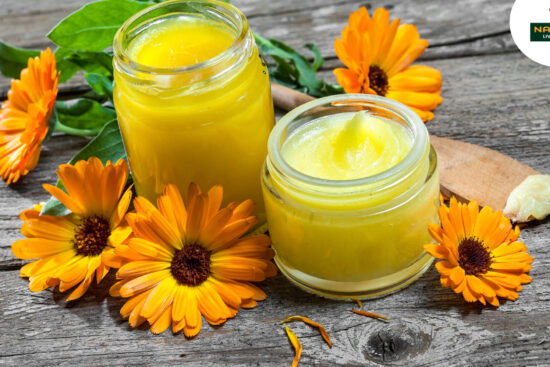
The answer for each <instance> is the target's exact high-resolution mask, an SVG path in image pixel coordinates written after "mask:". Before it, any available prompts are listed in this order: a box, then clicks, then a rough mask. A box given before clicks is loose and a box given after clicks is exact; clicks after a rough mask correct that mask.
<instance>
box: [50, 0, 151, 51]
mask: <svg viewBox="0 0 550 367" xmlns="http://www.w3.org/2000/svg"><path fill="white" fill-rule="evenodd" d="M150 5H151V3H149V2H140V1H135V0H100V1H96V2H93V3H90V4H87V5H84V6H83V7H82V8H80V9H79V10H77V11H75V12H74V13H72V14H70V15H69V16H68V17H66V18H65V19H63V20H62V21H61V22H60V23H59V24H57V25H56V26H55V28H54V29H52V31H51V32H50V33H49V34H48V37H49V38H50V39H51V40H52V41H53V42H54V43H55V44H56V45H58V46H60V47H66V48H69V49H73V50H82V51H103V50H104V49H105V48H107V47H109V46H111V45H112V44H113V38H114V36H115V33H116V31H117V30H118V29H119V28H120V26H121V25H122V23H124V22H125V21H126V19H128V18H129V17H131V16H132V15H134V14H135V13H137V12H138V11H140V10H142V9H145V8H147V7H148V6H150Z"/></svg>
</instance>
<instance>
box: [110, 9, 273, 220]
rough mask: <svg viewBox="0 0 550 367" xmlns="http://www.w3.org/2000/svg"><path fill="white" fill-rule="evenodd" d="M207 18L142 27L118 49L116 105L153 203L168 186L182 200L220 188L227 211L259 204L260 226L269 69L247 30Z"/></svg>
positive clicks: (163, 20)
mask: <svg viewBox="0 0 550 367" xmlns="http://www.w3.org/2000/svg"><path fill="white" fill-rule="evenodd" d="M185 3H186V2H182V6H186V5H185ZM203 4H204V6H205V7H206V6H209V5H210V4H209V3H208V2H197V3H196V4H195V5H194V8H197V7H200V6H203ZM176 5H178V4H177V3H166V5H165V6H166V7H169V6H171V7H174V6H176ZM215 5H216V6H217V7H218V11H225V9H223V7H227V9H229V10H228V12H229V13H230V11H237V10H236V8H234V7H232V6H231V5H221V4H219V3H217V4H215ZM162 6H164V5H163V4H160V5H159V7H162ZM219 9H221V10H219ZM231 9H233V10H231ZM207 10H208V9H207ZM205 14H206V15H204V14H191V13H189V14H187V13H182V14H180V15H177V16H176V15H174V13H170V14H169V16H166V17H154V18H152V19H151V21H150V22H149V23H147V22H141V23H140V21H136V22H135V23H137V24H138V25H137V26H138V27H140V28H139V32H135V31H133V33H135V34H133V33H132V34H131V37H129V38H130V40H129V41H127V42H126V43H124V41H120V42H121V46H120V48H121V49H122V50H123V53H124V55H123V56H124V57H123V56H120V57H117V58H116V59H115V88H114V95H113V96H114V103H115V107H116V110H117V115H118V122H119V125H120V128H121V132H122V137H123V140H124V145H125V149H126V152H127V154H128V158H129V162H130V166H131V170H132V175H133V179H134V182H135V185H136V190H137V193H138V194H139V195H141V196H145V197H146V198H148V199H150V200H155V199H156V198H157V197H158V196H159V194H160V193H161V192H162V190H163V188H164V186H165V185H166V184H168V183H174V184H176V185H178V186H179V188H180V190H181V191H182V193H185V192H186V190H187V189H186V188H187V186H188V184H189V182H195V183H197V184H198V185H199V186H200V187H201V188H203V190H207V189H208V188H210V187H212V186H213V185H216V184H221V185H223V188H224V200H225V203H228V202H232V201H243V200H246V199H253V200H254V201H255V202H256V203H257V209H256V214H257V215H258V216H259V217H260V221H262V220H264V218H265V215H264V214H263V213H264V209H263V203H262V196H261V187H260V179H259V173H260V171H261V166H262V162H263V160H264V159H265V155H266V153H267V148H266V143H267V139H268V136H269V132H270V131H271V128H272V127H273V124H274V115H273V106H272V101H271V94H270V87H269V79H268V75H267V69H266V67H265V65H264V64H263V63H262V60H261V58H260V57H259V54H258V49H257V47H256V45H255V43H254V41H253V38H252V35H251V32H250V31H249V30H248V28H247V24H246V23H245V24H240V29H239V27H237V28H235V27H234V26H231V25H230V23H225V22H222V21H220V20H217V19H209V18H208V17H207V15H208V14H210V13H209V12H208V11H206V12H205ZM235 14H236V13H235ZM230 15H231V13H230ZM241 15H242V14H241ZM242 19H244V17H243V18H242ZM232 21H234V22H237V23H238V22H240V21H241V18H239V17H238V16H235V19H232ZM143 23H144V24H143ZM243 27H244V28H245V30H244V31H243V32H241V31H242V28H243ZM129 29H131V26H129V27H128V30H126V32H127V33H131V32H130V30H129ZM120 32H122V35H121V36H120V37H123V36H124V28H123V30H121V31H119V33H120ZM239 32H241V33H242V34H241V33H239ZM239 37H240V38H239ZM122 39H123V38H122ZM116 42H117V41H116V40H115V54H116V50H117V47H116V46H117V44H116ZM121 54H122V52H121Z"/></svg>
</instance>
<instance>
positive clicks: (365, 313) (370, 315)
mask: <svg viewBox="0 0 550 367" xmlns="http://www.w3.org/2000/svg"><path fill="white" fill-rule="evenodd" d="M351 312H353V313H356V314H358V315H361V316H366V317H371V318H373V319H380V320H385V321H388V320H389V318H387V317H385V316H381V315H378V314H376V313H374V312H369V311H362V310H351Z"/></svg>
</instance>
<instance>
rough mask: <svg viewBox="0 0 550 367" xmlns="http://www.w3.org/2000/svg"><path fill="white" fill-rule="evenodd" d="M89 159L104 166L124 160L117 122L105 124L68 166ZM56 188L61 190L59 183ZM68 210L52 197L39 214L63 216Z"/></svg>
mask: <svg viewBox="0 0 550 367" xmlns="http://www.w3.org/2000/svg"><path fill="white" fill-rule="evenodd" d="M90 157H97V158H99V159H100V160H101V162H103V164H105V163H106V162H107V161H111V162H113V163H116V162H117V161H118V160H119V159H121V158H123V159H126V152H125V151H124V145H123V144H122V136H121V135H120V130H119V128H118V122H117V120H113V121H110V122H108V123H107V124H105V126H104V127H103V129H102V130H101V132H100V133H99V134H98V135H97V136H96V137H95V138H93V139H92V140H91V141H90V142H89V143H88V145H86V146H85V147H84V148H82V150H81V151H80V152H78V153H77V154H76V155H75V156H74V157H73V158H72V159H71V160H70V161H69V164H73V165H74V164H75V163H76V162H78V161H80V160H87V159H88V158H90ZM56 186H57V187H59V188H61V189H63V185H62V184H61V182H60V181H58V182H57V185H56ZM68 213H69V210H68V209H67V208H65V206H64V205H63V204H61V203H60V202H59V200H57V199H56V198H54V197H52V198H51V199H50V200H49V201H48V202H47V203H46V205H44V207H43V208H42V212H41V213H40V214H46V215H65V214H68Z"/></svg>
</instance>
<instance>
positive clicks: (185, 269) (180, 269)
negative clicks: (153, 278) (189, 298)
mask: <svg viewBox="0 0 550 367" xmlns="http://www.w3.org/2000/svg"><path fill="white" fill-rule="evenodd" d="M171 270H172V275H173V276H174V278H176V280H177V281H178V282H179V283H180V284H183V285H191V286H196V285H199V284H201V283H202V282H204V281H205V280H206V279H207V278H208V276H209V275H210V251H208V250H207V249H205V248H204V247H202V246H199V245H197V244H191V245H185V246H183V248H182V249H181V250H178V251H176V254H175V255H174V258H173V259H172V269H171Z"/></svg>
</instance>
